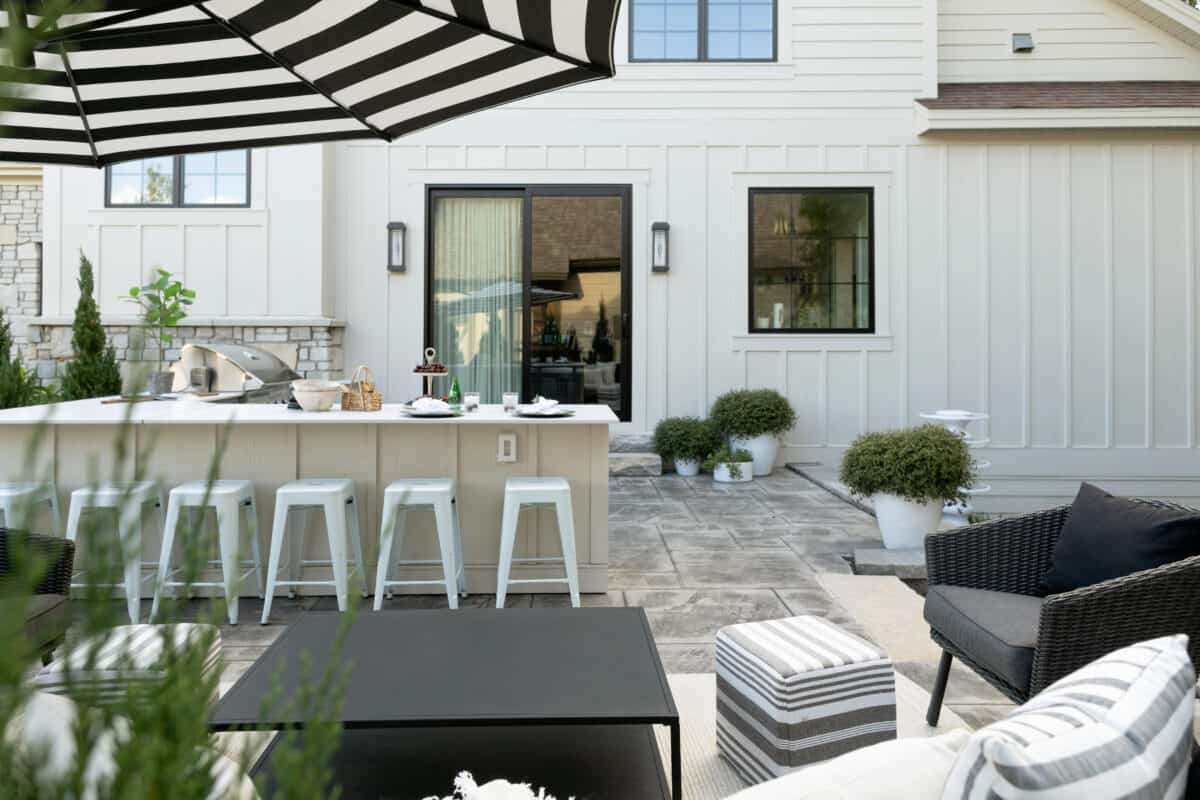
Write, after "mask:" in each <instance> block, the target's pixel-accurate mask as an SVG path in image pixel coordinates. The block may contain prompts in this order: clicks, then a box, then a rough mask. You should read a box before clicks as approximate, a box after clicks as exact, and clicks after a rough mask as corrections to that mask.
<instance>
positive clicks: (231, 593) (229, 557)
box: [217, 500, 242, 625]
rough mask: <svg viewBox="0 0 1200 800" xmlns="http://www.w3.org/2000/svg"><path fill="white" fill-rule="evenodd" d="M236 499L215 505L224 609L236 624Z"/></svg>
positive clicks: (238, 591) (238, 565)
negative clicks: (223, 586) (223, 585)
mask: <svg viewBox="0 0 1200 800" xmlns="http://www.w3.org/2000/svg"><path fill="white" fill-rule="evenodd" d="M240 516H241V515H240V514H239V513H238V503H237V500H229V501H224V502H222V503H220V504H219V505H218V506H217V537H218V538H217V543H218V546H219V548H220V551H221V578H222V581H221V582H222V583H224V584H225V609H226V611H227V612H228V614H229V624H230V625H237V621H238V597H239V596H240V595H241V593H242V592H241V587H239V586H238V584H239V583H240V578H241V572H240V569H241V558H240V553H239V552H238V545H239V544H240V539H241V535H240V534H241V525H240V524H239V521H240V520H239V517H240Z"/></svg>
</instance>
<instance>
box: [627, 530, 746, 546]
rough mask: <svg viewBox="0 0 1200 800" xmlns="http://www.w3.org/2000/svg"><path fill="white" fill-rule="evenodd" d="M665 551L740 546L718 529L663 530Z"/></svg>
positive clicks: (726, 533)
mask: <svg viewBox="0 0 1200 800" xmlns="http://www.w3.org/2000/svg"><path fill="white" fill-rule="evenodd" d="M662 538H663V541H665V542H666V543H667V549H669V550H671V551H675V550H740V549H741V545H740V544H738V542H737V541H735V540H734V538H733V537H732V536H730V535H729V533H728V532H726V531H723V530H721V529H720V528H707V529H700V530H695V531H680V530H665V529H664V530H663V531H662ZM610 550H611V546H610Z"/></svg>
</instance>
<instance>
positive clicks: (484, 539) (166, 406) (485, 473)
mask: <svg viewBox="0 0 1200 800" xmlns="http://www.w3.org/2000/svg"><path fill="white" fill-rule="evenodd" d="M565 408H570V409H572V410H574V412H575V413H574V415H573V416H571V417H564V418H541V419H539V418H534V417H517V416H513V415H510V414H508V413H506V412H505V411H504V410H503V409H502V408H501V407H500V406H493V405H484V406H481V407H479V408H478V409H477V410H475V411H472V412H469V413H466V414H464V415H463V416H461V417H456V418H446V419H414V418H411V417H408V416H406V415H405V414H404V413H403V412H402V411H401V410H400V407H399V406H398V405H384V407H383V409H382V410H381V411H377V412H347V411H339V410H333V411H328V412H305V411H298V410H292V409H288V408H287V407H286V406H284V405H281V404H253V403H248V404H212V403H204V402H198V401H196V400H188V399H179V400H172V401H157V402H142V403H136V404H132V405H129V404H122V403H109V404H105V403H103V402H102V401H100V400H80V401H75V402H70V403H57V404H53V405H49V406H37V407H31V408H21V409H9V410H5V411H0V479H3V480H13V481H30V480H35V479H44V478H46V477H48V476H53V479H54V480H55V482H56V484H57V490H58V497H59V504H60V507H61V508H62V511H63V517H64V519H65V518H66V511H67V508H68V505H69V502H70V493H71V491H72V490H73V489H76V488H78V487H80V486H84V485H87V484H89V483H92V482H94V481H96V480H115V479H122V478H124V479H129V478H131V477H132V476H133V474H134V467H135V464H134V463H132V458H133V457H131V460H130V463H126V464H125V465H124V466H123V471H122V473H121V474H117V473H116V468H117V465H116V452H117V448H116V447H115V446H114V443H115V441H116V437H117V436H118V435H122V436H124V437H126V440H127V443H128V444H129V445H130V449H129V452H130V453H131V454H132V453H137V456H136V459H138V463H137V464H136V466H137V467H139V468H140V469H141V473H142V475H143V476H144V477H146V478H153V479H157V480H160V481H162V483H163V486H164V487H165V489H167V490H169V489H170V488H171V487H172V486H175V485H177V484H179V483H182V482H184V481H189V480H200V479H204V478H206V477H207V476H208V474H209V468H210V464H211V461H212V459H213V458H214V457H215V456H216V453H217V451H218V446H219V444H220V443H221V442H222V440H225V449H224V452H223V453H222V454H221V461H220V465H219V477H222V478H239V479H244V480H252V481H254V484H255V487H256V503H257V507H258V530H259V540H260V545H261V548H262V552H263V553H264V555H265V554H266V553H267V552H269V550H268V545H269V541H268V539H269V537H270V532H271V521H272V514H273V510H274V499H275V490H276V489H277V488H278V487H279V486H281V485H282V484H284V483H286V482H288V481H291V480H296V479H299V478H351V479H353V480H354V482H355V488H356V492H357V499H358V505H359V514H360V520H359V522H360V525H361V529H362V539H363V549H364V551H365V552H364V560H365V561H366V562H367V576H368V582H369V583H370V582H371V581H373V579H374V565H375V553H376V552H377V551H378V548H379V527H380V513H381V505H382V499H383V490H384V489H385V488H386V487H387V485H388V484H389V483H390V482H392V481H394V480H398V479H403V478H447V477H453V478H456V479H457V481H458V510H459V517H460V520H461V526H462V536H463V551H464V553H463V555H464V560H465V562H466V578H467V590H468V592H479V593H485V592H494V591H495V588H496V586H495V584H496V565H497V561H498V553H499V548H500V520H501V508H502V505H503V498H504V483H505V481H506V480H507V479H508V478H512V477H528V476H556V477H562V478H566V479H567V480H568V481H569V482H570V485H571V499H572V503H573V508H574V516H575V540H576V550H577V558H578V563H579V578H580V589H581V591H583V592H585V593H591V592H604V591H607V588H608V427H609V425H610V424H612V423H615V422H617V418H616V416H615V415H614V414H613V412H612V410H611V409H609V407H608V406H603V405H579V406H565ZM126 422H127V423H128V424H126ZM40 423H45V426H46V427H45V430H44V431H43V435H42V438H41V439H40V440H38V441H36V445H35V446H36V448H37V450H36V455H35V457H34V460H33V462H32V463H30V462H28V461H27V459H26V456H27V454H28V448H29V447H30V443H31V442H34V441H35V434H36V433H37V431H38V426H39V424H40ZM229 423H232V424H229ZM226 434H227V435H226ZM509 436H511V437H514V439H515V445H516V446H515V449H514V448H511V447H510V448H508V453H507V454H506V455H508V456H509V457H515V460H513V461H503V462H502V461H501V460H500V459H501V457H502V453H501V439H502V438H506V437H509ZM134 445H136V447H134ZM310 516H311V517H312V519H311V520H310V521H309V523H308V524H309V525H310V526H311V528H310V529H309V531H308V535H307V536H306V539H305V551H306V552H305V557H306V558H307V559H327V558H328V555H327V552H328V544H327V542H326V538H325V535H324V530H323V528H322V527H321V525H322V523H321V522H320V520H319V516H320V515H317V514H312V515H310ZM35 521H36V522H35V527H37V526H38V524H40V525H41V526H42V527H46V526H47V525H48V523H47V522H46V520H45V518H44V517H40V516H38V517H35ZM210 523H211V517H210ZM408 526H409V527H408V536H407V537H406V542H405V546H404V551H405V552H404V553H403V554H400V553H396V552H395V551H393V559H394V560H399V559H403V560H418V559H436V558H437V557H438V550H437V539H436V536H435V534H434V526H433V515H432V513H430V512H429V511H427V510H425V509H413V510H412V511H410V512H409V514H408ZM160 538H161V535H160V531H159V530H157V521H156V518H155V516H154V514H153V513H150V512H147V513H146V514H145V516H144V525H143V541H144V548H143V554H144V557H145V559H146V560H147V561H156V560H157V558H158V553H159V543H160ZM285 552H286V551H285ZM515 552H516V553H519V554H521V555H522V556H526V557H537V556H541V557H545V556H555V555H558V554H559V553H560V552H561V551H560V544H559V541H558V532H557V527H556V523H555V519H554V514H553V512H552V511H545V510H541V509H537V510H527V511H525V512H524V513H522V514H521V526H520V529H519V533H518V536H517V542H516V551H515ZM86 559H87V545H86V542H85V543H82V546H81V551H80V553H79V556H78V557H77V559H76V566H77V567H79V566H83V567H86ZM264 569H265V564H264ZM328 574H329V572H328V569H327V568H308V570H307V571H306V575H305V577H306V578H311V579H324V578H326V577H327V576H328ZM440 574H441V570H440V567H428V568H426V567H405V568H404V570H403V571H402V573H401V574H400V575H396V577H402V578H405V579H414V580H415V579H418V578H424V577H430V578H434V577H439V578H440ZM561 574H562V565H561V564H545V565H534V564H530V565H523V564H521V563H520V562H519V561H517V562H515V563H514V565H513V570H512V577H513V578H544V577H552V576H559V575H561ZM520 586H521V584H516V585H514V586H513V587H512V588H511V589H510V593H517V592H519V591H521V589H520V588H519V587H520ZM533 586H537V591H539V592H558V591H562V592H565V591H566V586H565V584H563V585H559V584H549V583H547V584H533ZM300 588H301V589H302V590H303V589H307V590H308V591H310V592H316V593H321V594H333V587H332V586H330V587H300ZM401 589H404V590H408V591H413V592H418V593H429V594H437V593H439V592H440V591H441V589H440V587H438V586H434V585H431V586H429V587H397V591H400V590H401ZM256 592H257V590H256V588H255V587H254V586H253V581H252V580H251V581H246V582H244V583H243V585H242V595H243V596H251V595H254V594H256ZM302 593H303V592H302Z"/></svg>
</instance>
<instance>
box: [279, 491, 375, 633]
mask: <svg viewBox="0 0 1200 800" xmlns="http://www.w3.org/2000/svg"><path fill="white" fill-rule="evenodd" d="M296 509H304V510H305V512H306V514H305V516H306V519H305V520H304V521H305V522H307V511H308V510H310V509H321V510H322V511H324V513H325V530H326V533H327V534H328V536H329V560H328V561H306V560H304V527H305V526H301V528H300V530H299V531H297V532H295V534H294V535H293V536H292V539H291V558H290V559H289V561H290V563H289V571H290V573H291V574H290V576H289V580H286V581H280V580H276V576H277V575H278V574H279V555H280V552H281V551H282V550H283V538H284V536H285V535H286V534H287V532H288V530H287V529H288V515H289V514H290V513H291V512H292V511H293V510H296ZM347 535H348V536H349V539H350V544H351V545H352V546H353V547H354V569H355V571H357V572H358V574H359V577H361V578H362V579H363V597H366V596H367V584H366V576H365V574H364V573H363V557H362V537H361V536H360V535H359V530H358V504H357V503H356V502H355V498H354V481H352V480H350V479H349V478H315V479H308V480H300V481H292V482H291V483H285V484H284V485H283V486H280V487H279V490H278V491H277V492H276V493H275V520H274V522H273V524H272V528H271V556H270V563H269V564H268V566H267V591H266V597H264V598H263V612H262V624H263V625H266V624H267V620H268V619H269V618H270V616H271V601H272V600H273V599H274V597H275V587H276V586H287V587H292V586H329V585H331V584H332V585H333V587H334V591H335V592H336V593H337V604H338V610H339V611H345V610H346V595H347V592H348V587H349V585H350V583H349V578H350V569H349V564H348V562H347V555H346V539H347ZM303 567H331V568H332V569H333V580H332V581H303V580H300V570H301V568H303ZM288 593H289V596H290V595H292V594H293V593H292V591H291V589H290V588H289V590H288Z"/></svg>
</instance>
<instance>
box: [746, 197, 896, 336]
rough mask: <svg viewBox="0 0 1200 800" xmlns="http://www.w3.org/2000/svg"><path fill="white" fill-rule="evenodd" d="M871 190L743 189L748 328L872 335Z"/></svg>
mask: <svg viewBox="0 0 1200 800" xmlns="http://www.w3.org/2000/svg"><path fill="white" fill-rule="evenodd" d="M874 215H875V195H874V191H873V190H872V189H870V188H861V189H860V188H854V189H841V188H838V189H777V188H770V189H751V190H750V243H749V246H750V261H749V263H750V309H749V313H750V320H749V330H750V332H751V333H873V332H874V330H875V285H874V283H875V241H874V239H875V216H874Z"/></svg>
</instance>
